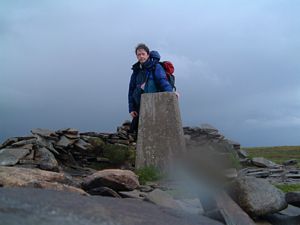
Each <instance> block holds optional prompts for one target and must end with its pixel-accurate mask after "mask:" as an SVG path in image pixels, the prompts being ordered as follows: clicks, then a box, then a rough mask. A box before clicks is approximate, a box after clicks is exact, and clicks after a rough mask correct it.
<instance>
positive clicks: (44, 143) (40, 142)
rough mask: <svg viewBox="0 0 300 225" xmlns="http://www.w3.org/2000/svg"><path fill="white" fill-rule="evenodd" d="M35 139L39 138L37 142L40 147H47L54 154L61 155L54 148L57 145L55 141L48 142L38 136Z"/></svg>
mask: <svg viewBox="0 0 300 225" xmlns="http://www.w3.org/2000/svg"><path fill="white" fill-rule="evenodd" d="M35 137H36V138H37V142H38V145H39V147H45V148H47V149H49V150H50V151H51V152H52V153H55V154H56V155H59V152H58V151H57V150H56V149H55V148H54V146H53V144H54V143H55V141H53V140H48V139H46V138H44V137H42V136H40V135H38V134H36V135H35Z"/></svg>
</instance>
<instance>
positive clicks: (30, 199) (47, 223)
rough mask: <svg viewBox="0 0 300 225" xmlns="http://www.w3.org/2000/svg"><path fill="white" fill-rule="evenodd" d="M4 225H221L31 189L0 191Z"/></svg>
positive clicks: (132, 204)
mask: <svg viewBox="0 0 300 225" xmlns="http://www.w3.org/2000/svg"><path fill="white" fill-rule="evenodd" d="M0 205H1V210H0V218H1V223H2V224H5V225H20V224H22V225H32V224H43V225H53V224H64V225H75V224H76V225H120V224H122V225H162V224H164V225H221V224H222V223H220V222H218V221H214V220H211V219H209V218H207V217H204V216H201V215H197V216H192V215H191V214H181V213H180V212H176V211H173V210H168V209H164V210H162V209H161V208H160V207H158V206H156V205H154V204H150V203H147V202H144V201H140V200H135V199H118V198H108V197H101V196H81V195H78V194H75V193H68V192H58V191H52V190H40V189H31V188H12V189H7V188H1V189H0Z"/></svg>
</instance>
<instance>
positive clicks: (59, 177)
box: [0, 166, 74, 187]
mask: <svg viewBox="0 0 300 225" xmlns="http://www.w3.org/2000/svg"><path fill="white" fill-rule="evenodd" d="M45 182H46V184H48V183H61V184H67V185H73V184H74V183H73V181H72V180H71V179H70V178H68V177H66V176H65V175H64V174H62V173H55V172H50V171H45V170H40V169H28V168H18V167H6V166H0V186H2V187H26V186H30V185H31V184H33V183H36V184H40V185H43V184H42V183H45Z"/></svg>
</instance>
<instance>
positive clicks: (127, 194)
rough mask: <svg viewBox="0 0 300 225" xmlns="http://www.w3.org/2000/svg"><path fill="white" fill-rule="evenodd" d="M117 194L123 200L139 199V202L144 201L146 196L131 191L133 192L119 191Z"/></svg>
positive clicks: (142, 193) (139, 192)
mask: <svg viewBox="0 0 300 225" xmlns="http://www.w3.org/2000/svg"><path fill="white" fill-rule="evenodd" d="M119 194H120V195H121V196H122V197H125V198H135V199H140V200H145V197H146V195H147V194H145V193H144V192H141V191H138V190H133V191H121V192H119Z"/></svg>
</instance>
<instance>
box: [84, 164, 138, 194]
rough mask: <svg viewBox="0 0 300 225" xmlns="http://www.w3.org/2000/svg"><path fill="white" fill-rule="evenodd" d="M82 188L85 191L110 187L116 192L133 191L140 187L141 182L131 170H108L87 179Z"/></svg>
mask: <svg viewBox="0 0 300 225" xmlns="http://www.w3.org/2000/svg"><path fill="white" fill-rule="evenodd" d="M82 186H83V189H84V190H89V189H93V188H97V187H109V188H111V189H113V190H115V191H132V190H134V189H136V188H137V187H139V181H138V177H137V175H135V173H133V172H132V171H130V170H120V169H107V170H101V171H98V172H96V173H94V174H92V175H90V176H88V177H86V178H85V179H84V182H83V183H82Z"/></svg>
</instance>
